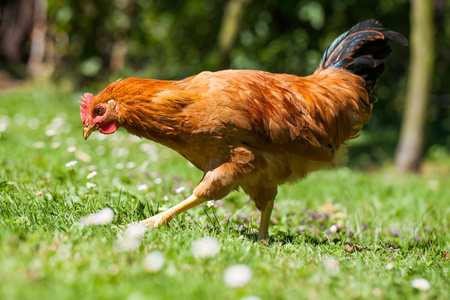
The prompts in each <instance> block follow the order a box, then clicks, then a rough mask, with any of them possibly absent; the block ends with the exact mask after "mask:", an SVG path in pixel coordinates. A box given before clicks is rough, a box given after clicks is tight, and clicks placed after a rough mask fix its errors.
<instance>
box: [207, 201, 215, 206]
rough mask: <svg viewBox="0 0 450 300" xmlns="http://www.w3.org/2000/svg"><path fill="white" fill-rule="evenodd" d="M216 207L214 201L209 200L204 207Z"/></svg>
mask: <svg viewBox="0 0 450 300" xmlns="http://www.w3.org/2000/svg"><path fill="white" fill-rule="evenodd" d="M215 205H216V201H214V200H209V201H208V202H206V207H208V208H210V207H213V206H215Z"/></svg>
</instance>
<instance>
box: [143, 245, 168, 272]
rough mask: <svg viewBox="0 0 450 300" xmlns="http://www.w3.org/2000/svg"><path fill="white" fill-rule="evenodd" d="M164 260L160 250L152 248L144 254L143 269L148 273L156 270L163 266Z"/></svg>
mask: <svg viewBox="0 0 450 300" xmlns="http://www.w3.org/2000/svg"><path fill="white" fill-rule="evenodd" d="M164 261H165V258H164V255H163V254H162V253H161V252H160V251H158V250H154V251H152V252H150V253H149V254H147V255H146V256H145V258H144V269H145V270H147V271H148V272H150V273H155V272H158V271H160V270H161V269H162V267H163V266H164Z"/></svg>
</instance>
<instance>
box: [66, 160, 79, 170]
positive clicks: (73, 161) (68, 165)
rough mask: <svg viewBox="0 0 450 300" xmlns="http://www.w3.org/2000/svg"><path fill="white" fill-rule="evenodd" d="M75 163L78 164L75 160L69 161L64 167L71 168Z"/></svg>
mask: <svg viewBox="0 0 450 300" xmlns="http://www.w3.org/2000/svg"><path fill="white" fill-rule="evenodd" d="M77 163H78V162H77V161H76V160H72V161H69V162H68V163H66V167H68V168H70V167H73V166H75V165H76V164H77Z"/></svg>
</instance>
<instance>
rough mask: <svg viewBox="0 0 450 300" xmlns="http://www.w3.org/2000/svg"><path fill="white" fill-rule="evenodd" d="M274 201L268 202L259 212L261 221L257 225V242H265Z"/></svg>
mask: <svg viewBox="0 0 450 300" xmlns="http://www.w3.org/2000/svg"><path fill="white" fill-rule="evenodd" d="M273 203H274V200H272V201H269V202H268V203H267V205H266V207H265V208H264V209H263V210H261V221H260V223H259V232H258V240H266V239H267V237H268V232H269V225H270V216H271V215H272V209H273Z"/></svg>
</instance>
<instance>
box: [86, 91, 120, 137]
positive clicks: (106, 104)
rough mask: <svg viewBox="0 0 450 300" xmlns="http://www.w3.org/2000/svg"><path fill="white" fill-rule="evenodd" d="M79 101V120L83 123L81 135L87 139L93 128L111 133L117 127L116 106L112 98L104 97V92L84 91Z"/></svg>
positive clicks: (104, 132)
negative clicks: (93, 93)
mask: <svg viewBox="0 0 450 300" xmlns="http://www.w3.org/2000/svg"><path fill="white" fill-rule="evenodd" d="M81 99H82V100H83V101H80V104H81V106H80V110H81V113H80V115H81V121H83V124H84V130H83V137H84V139H87V138H88V137H89V136H90V135H91V133H92V132H94V131H95V130H98V131H100V132H101V133H103V134H111V133H114V132H115V131H116V130H117V127H118V120H119V116H118V108H117V105H116V102H115V100H114V99H109V98H107V97H105V94H104V93H100V94H98V95H97V96H95V97H94V95H92V94H89V93H86V94H84V97H81Z"/></svg>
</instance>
